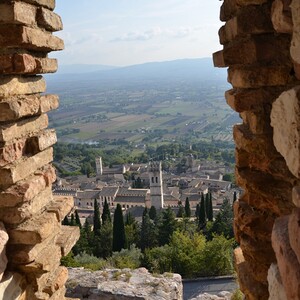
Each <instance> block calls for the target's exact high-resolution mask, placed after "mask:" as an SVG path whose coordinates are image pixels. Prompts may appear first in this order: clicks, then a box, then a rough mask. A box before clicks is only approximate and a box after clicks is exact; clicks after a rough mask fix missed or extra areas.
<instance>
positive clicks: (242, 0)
mask: <svg viewBox="0 0 300 300" xmlns="http://www.w3.org/2000/svg"><path fill="white" fill-rule="evenodd" d="M267 2H268V0H236V3H237V4H238V5H240V6H245V5H261V4H264V3H267Z"/></svg>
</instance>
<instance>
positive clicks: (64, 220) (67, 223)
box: [62, 216, 70, 226]
mask: <svg viewBox="0 0 300 300" xmlns="http://www.w3.org/2000/svg"><path fill="white" fill-rule="evenodd" d="M62 225H67V226H68V225H70V222H69V219H68V217H67V216H65V217H64V219H63V221H62Z"/></svg>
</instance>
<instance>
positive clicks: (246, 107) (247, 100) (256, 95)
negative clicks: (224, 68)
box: [225, 88, 283, 112]
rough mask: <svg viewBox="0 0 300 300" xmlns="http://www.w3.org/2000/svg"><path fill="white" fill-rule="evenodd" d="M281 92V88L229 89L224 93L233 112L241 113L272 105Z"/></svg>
mask: <svg viewBox="0 0 300 300" xmlns="http://www.w3.org/2000/svg"><path fill="white" fill-rule="evenodd" d="M282 92H283V89H282V88H279V89H278V88H260V89H231V90H228V91H226V92H225V98H226V101H227V104H228V105H229V106H230V107H231V108H232V109H233V110H235V111H237V112H243V111H250V110H255V109H257V107H258V106H265V105H269V104H272V103H273V102H274V101H275V100H276V99H277V98H278V96H279V95H280V94H281V93H282Z"/></svg>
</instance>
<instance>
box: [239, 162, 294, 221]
mask: <svg viewBox="0 0 300 300" xmlns="http://www.w3.org/2000/svg"><path fill="white" fill-rule="evenodd" d="M235 174H236V181H237V184H238V185H240V186H242V187H243V188H245V189H246V190H247V193H246V194H245V195H244V196H243V197H244V198H243V200H244V201H245V202H246V203H248V204H249V205H250V206H254V207H256V208H258V209H261V210H269V211H270V212H272V213H274V214H275V215H278V216H280V215H287V214H290V213H291V211H292V209H293V208H294V205H293V203H292V201H291V199H292V195H291V194H292V193H291V192H292V183H289V182H285V181H284V180H282V179H281V180H279V179H277V178H274V177H273V176H272V175H270V174H266V173H263V172H260V171H257V170H250V169H247V168H241V169H239V168H236V173H235ZM266 187H268V189H266Z"/></svg>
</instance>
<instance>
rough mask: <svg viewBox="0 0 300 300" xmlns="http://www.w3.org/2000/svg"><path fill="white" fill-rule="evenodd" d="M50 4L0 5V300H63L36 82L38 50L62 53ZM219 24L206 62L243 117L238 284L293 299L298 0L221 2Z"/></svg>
mask: <svg viewBox="0 0 300 300" xmlns="http://www.w3.org/2000/svg"><path fill="white" fill-rule="evenodd" d="M54 8H55V1H54V0H20V1H9V0H7V1H1V2H0V53H1V54H0V75H1V76H0V143H1V147H0V149H1V152H0V189H1V191H0V221H1V222H0V237H1V238H0V253H1V260H0V279H1V281H0V297H1V298H2V299H7V298H8V297H10V298H12V299H20V300H21V299H22V300H23V299H25V300H44V299H45V300H46V299H49V300H63V299H65V296H64V295H65V287H64V283H65V281H66V279H67V276H68V274H67V269H66V268H64V267H61V266H60V258H61V257H62V256H63V255H66V254H67V253H68V252H69V251H70V249H71V248H72V245H74V243H75V242H76V239H77V238H78V236H79V231H78V228H76V227H72V228H68V227H64V226H62V225H61V220H62V219H63V218H64V216H65V215H66V214H67V213H68V212H69V210H70V209H71V208H72V205H73V199H72V198H69V197H53V194H52V189H51V186H52V183H53V182H54V181H55V172H54V169H53V167H52V166H51V161H52V159H53V154H52V153H53V150H52V145H53V144H54V143H55V142H56V135H55V132H54V131H53V130H49V129H47V127H48V117H47V112H48V111H50V110H52V109H55V108H57V107H58V97H57V96H55V95H47V94H44V93H45V91H46V85H45V80H44V79H43V77H42V76H41V75H39V74H43V73H49V72H50V73H51V72H55V71H56V69H57V61H56V60H55V59H51V58H49V57H48V53H49V52H51V51H56V50H62V49H63V47H64V45H63V41H62V40H61V39H59V38H57V37H55V36H54V35H53V32H54V31H57V30H61V29H62V23H61V20H60V17H59V16H58V15H57V14H55V13H54V12H53V10H54ZM220 18H221V20H222V21H223V22H225V24H224V26H222V28H221V29H220V31H219V36H220V43H221V44H222V45H223V49H222V50H221V51H218V52H216V53H215V54H214V64H215V66H217V67H229V69H228V80H229V82H230V83H231V84H232V87H233V88H232V89H231V90H229V91H227V92H226V95H225V96H226V100H227V103H228V104H229V105H230V106H231V107H232V108H233V109H234V110H236V111H237V112H239V113H240V115H241V117H242V119H243V124H240V125H237V126H235V127H234V132H233V134H234V139H235V143H236V164H237V165H236V179H237V182H238V184H239V185H240V186H242V187H243V189H244V191H245V193H244V194H243V195H242V196H241V197H240V199H239V200H238V201H236V202H235V207H234V213H235V222H234V229H235V235H236V239H237V241H238V242H239V244H240V248H238V249H236V250H235V265H236V269H237V273H238V280H239V283H240V287H241V289H242V291H243V292H244V294H245V296H246V299H251V300H252V299H262V300H264V299H272V300H274V299H278V300H279V299H280V300H284V299H289V300H292V299H300V285H299V278H300V243H299V234H300V225H299V224H300V189H299V185H300V167H299V166H300V157H299V155H300V151H299V148H300V92H299V91H300V1H299V0H224V1H223V3H222V7H221V14H220ZM153 175H154V173H153ZM153 178H156V176H153ZM155 182H156V181H154V183H155ZM161 194H162V193H160V192H158V195H161ZM157 206H162V198H161V196H159V197H158V198H157ZM5 249H6V250H5ZM5 253H6V255H5ZM7 261H8V264H7Z"/></svg>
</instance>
